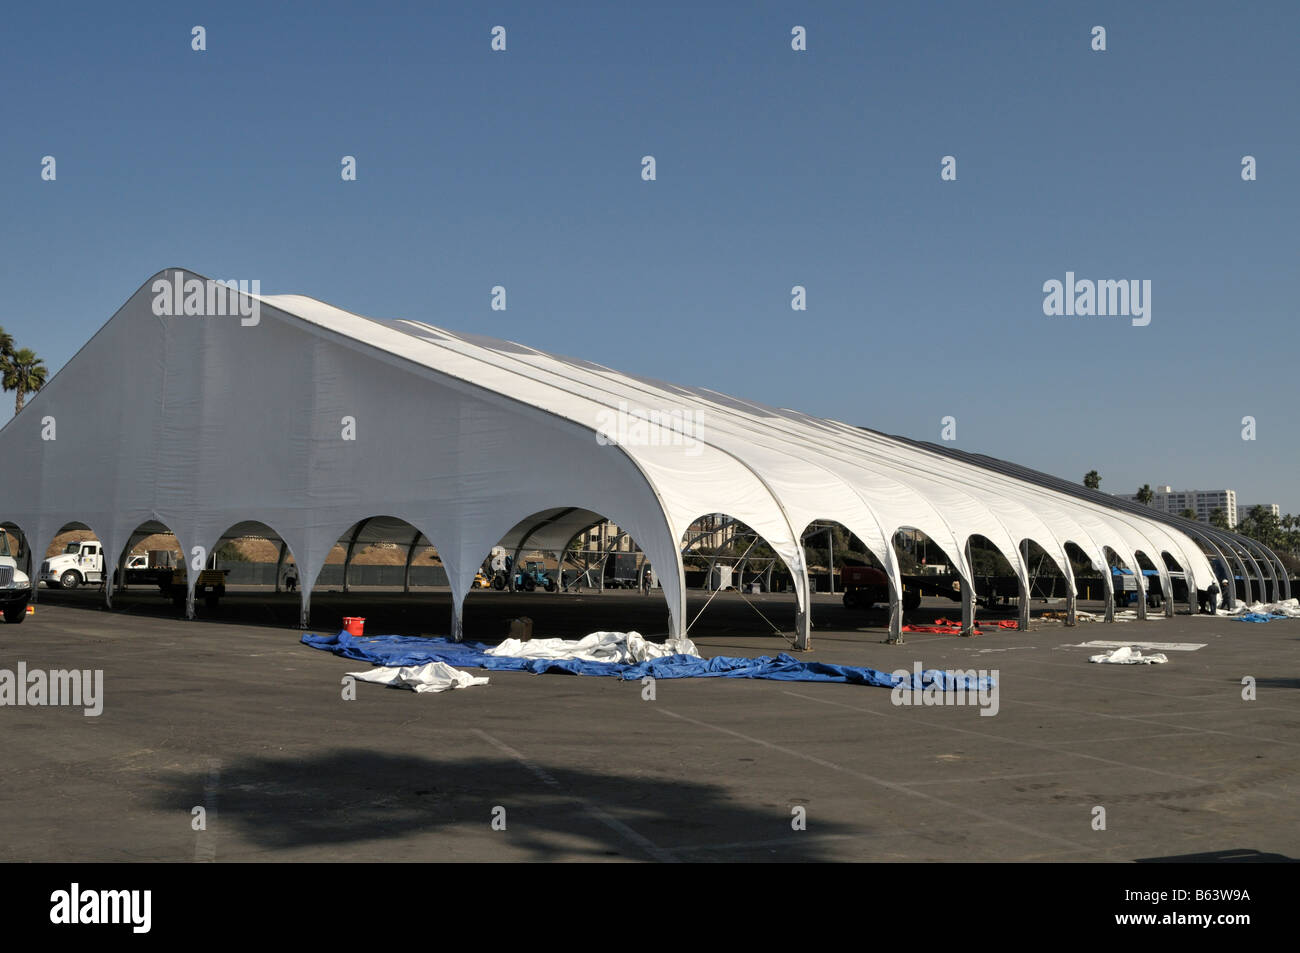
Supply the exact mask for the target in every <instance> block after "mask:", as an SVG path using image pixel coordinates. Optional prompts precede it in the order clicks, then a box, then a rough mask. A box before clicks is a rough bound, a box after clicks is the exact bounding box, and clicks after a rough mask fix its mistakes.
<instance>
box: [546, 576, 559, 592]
mask: <svg viewBox="0 0 1300 953" xmlns="http://www.w3.org/2000/svg"><path fill="white" fill-rule="evenodd" d="M557 588H559V587H558V586H556V585H555V580H554V579H548V580H546V591H547V592H554V591H555V590H556V589H557Z"/></svg>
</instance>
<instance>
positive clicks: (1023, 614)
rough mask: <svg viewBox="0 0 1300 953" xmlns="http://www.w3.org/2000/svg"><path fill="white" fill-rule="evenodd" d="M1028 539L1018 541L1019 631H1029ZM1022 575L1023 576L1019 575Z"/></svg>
mask: <svg viewBox="0 0 1300 953" xmlns="http://www.w3.org/2000/svg"><path fill="white" fill-rule="evenodd" d="M1028 573H1029V540H1028V539H1022V540H1021V541H1020V573H1017V574H1016V585H1017V587H1019V589H1020V619H1019V623H1018V624H1019V626H1020V631H1021V632H1028V631H1029V591H1030V587H1029V576H1028ZM1022 574H1024V575H1023V578H1021V576H1022Z"/></svg>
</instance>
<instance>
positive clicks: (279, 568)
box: [275, 541, 289, 592]
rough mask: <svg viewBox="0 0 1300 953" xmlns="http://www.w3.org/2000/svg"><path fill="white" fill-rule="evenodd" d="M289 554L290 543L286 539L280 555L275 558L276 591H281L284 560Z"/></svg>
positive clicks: (281, 544) (281, 543)
mask: <svg viewBox="0 0 1300 953" xmlns="http://www.w3.org/2000/svg"><path fill="white" fill-rule="evenodd" d="M288 555H289V544H288V543H286V542H284V541H281V542H280V555H279V557H278V558H277V559H276V560H275V591H276V592H279V591H280V574H281V573H282V572H284V560H285V557H286V556H288Z"/></svg>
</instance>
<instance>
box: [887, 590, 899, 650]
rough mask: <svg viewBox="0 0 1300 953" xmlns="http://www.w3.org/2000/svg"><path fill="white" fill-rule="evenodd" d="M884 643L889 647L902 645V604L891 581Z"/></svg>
mask: <svg viewBox="0 0 1300 953" xmlns="http://www.w3.org/2000/svg"><path fill="white" fill-rule="evenodd" d="M885 641H886V642H887V643H888V644H890V645H902V644H903V603H902V600H901V599H899V598H898V592H897V591H896V590H895V589H894V583H893V581H892V580H890V583H889V638H888V639H886V640H885Z"/></svg>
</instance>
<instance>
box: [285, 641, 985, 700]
mask: <svg viewBox="0 0 1300 953" xmlns="http://www.w3.org/2000/svg"><path fill="white" fill-rule="evenodd" d="M302 641H303V644H305V645H310V646H311V647H312V648H314V649H321V650H323V651H326V652H333V653H334V654H335V655H341V656H343V657H344V658H350V659H357V660H358V661H362V662H370V663H372V664H374V665H386V666H394V667H400V666H404V665H427V664H428V663H429V662H446V663H447V664H448V665H452V666H455V667H457V668H485V669H490V670H492V671H497V672H502V671H505V672H532V673H533V674H535V675H541V674H543V673H546V672H567V673H569V674H571V675H603V676H608V677H613V678H621V679H623V680H624V681H633V680H636V679H640V678H644V677H645V676H647V675H649V676H651V677H653V678H768V679H777V680H780V681H787V682H846V683H850V684H854V685H878V686H880V687H881V688H893V687H894V686H895V685H899V684H906V685H909V686H910V687H912V688H925V687H926V686H928V685H931V684H934V685H936V686H937V687H938V688H939V690H941V691H947V690H948V689H950V688H952V689H955V688H959V687H960V688H967V689H979V688H985V689H987V688H991V687H992V686H993V684H994V682H993V679H991V678H987V677H986V678H979V679H976V678H971V677H970V676H969V675H958V674H952V673H949V672H941V671H939V670H937V669H928V670H926V671H924V672H921V673H920V675H919V676H918V675H916V674H915V673H913V674H911V675H910V676H909V677H908V678H906V679H903V678H901V677H900V678H895V677H894V676H893V675H890V674H889V673H888V672H880V671H877V670H876V669H874V668H859V667H855V666H851V665H832V664H831V663H829V662H801V661H799V660H798V659H796V658H793V657H791V656H789V655H786V654H785V653H784V652H782V653H781V654H780V655H778V656H777V657H776V658H771V657H769V656H766V655H761V656H759V657H758V658H734V657H729V656H725V655H718V656H714V657H713V658H710V659H704V658H696V657H695V656H693V655H669V656H667V657H665V658H660V659H652V660H650V661H648V662H637V663H631V664H622V663H618V662H585V661H581V660H579V659H526V658H510V657H505V656H497V655H488V654H487V650H488V649H489V648H491V646H489V645H485V644H483V643H481V642H453V641H451V640H450V639H423V638H416V637H414V636H407V635H367V636H363V637H361V638H357V637H356V636H353V635H350V634H348V633H347V632H340V633H338V635H313V634H311V633H308V634H306V635H304V636H303V637H302Z"/></svg>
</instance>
